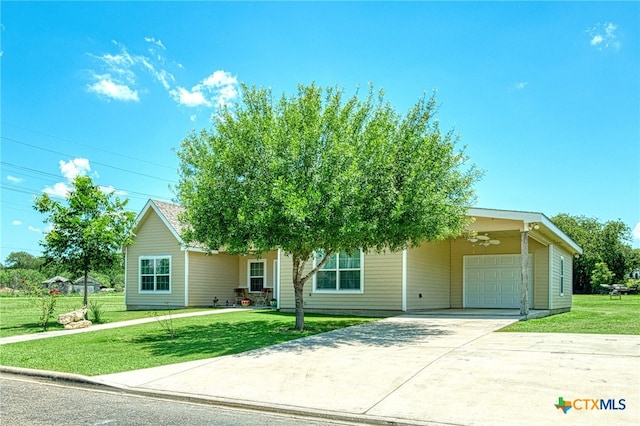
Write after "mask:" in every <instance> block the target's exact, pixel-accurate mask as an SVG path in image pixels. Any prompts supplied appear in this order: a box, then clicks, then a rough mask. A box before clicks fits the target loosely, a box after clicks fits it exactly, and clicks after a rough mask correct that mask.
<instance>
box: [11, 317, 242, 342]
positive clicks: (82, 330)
mask: <svg viewBox="0 0 640 426" xmlns="http://www.w3.org/2000/svg"><path fill="white" fill-rule="evenodd" d="M240 309H243V310H247V309H253V308H222V309H210V310H204V311H197V312H187V313H184V314H167V315H158V316H155V317H148V318H138V319H134V320H129V321H118V322H111V323H108V324H95V325H92V326H91V327H87V328H78V329H75V330H53V331H45V332H43V333H33V334H19V335H17V336H9V337H3V338H0V345H6V344H8V343H17V342H26V341H29V340H39V339H49V338H51V337H57V336H67V335H69V334H78V333H90V332H92V331H100V330H108V329H110V328H119V327H128V326H131V325H138V324H146V323H149V322H156V321H162V320H166V319H169V318H172V319H176V318H185V317H197V316H201V315H214V314H224V313H227V312H237V311H239V310H240Z"/></svg>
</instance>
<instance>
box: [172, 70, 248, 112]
mask: <svg viewBox="0 0 640 426" xmlns="http://www.w3.org/2000/svg"><path fill="white" fill-rule="evenodd" d="M170 93H171V96H172V97H173V99H174V100H175V101H176V102H178V104H180V105H184V106H187V107H198V106H203V105H204V106H208V107H212V106H214V105H215V106H217V107H223V106H225V105H228V104H229V103H231V102H232V101H233V100H234V99H235V98H236V97H237V96H238V79H237V78H236V77H234V76H233V75H231V73H228V72H226V71H223V70H218V71H214V72H213V73H212V74H211V75H210V76H208V77H206V78H204V79H203V80H202V81H201V82H200V83H198V84H196V85H195V86H193V87H192V88H191V90H187V89H185V88H184V87H178V88H177V89H176V90H172V91H171V92H170Z"/></svg>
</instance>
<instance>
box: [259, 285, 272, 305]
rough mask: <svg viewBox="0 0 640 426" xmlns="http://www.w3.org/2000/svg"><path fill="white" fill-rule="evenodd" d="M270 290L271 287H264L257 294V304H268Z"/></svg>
mask: <svg viewBox="0 0 640 426" xmlns="http://www.w3.org/2000/svg"><path fill="white" fill-rule="evenodd" d="M270 291H271V289H270V288H267V287H262V291H261V292H260V294H259V295H257V296H256V306H267V300H268V299H269V292H270Z"/></svg>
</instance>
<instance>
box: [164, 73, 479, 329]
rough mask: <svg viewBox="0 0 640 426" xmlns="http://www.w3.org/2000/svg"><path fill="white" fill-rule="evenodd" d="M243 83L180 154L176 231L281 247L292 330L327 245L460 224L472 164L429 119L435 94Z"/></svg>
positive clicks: (366, 244) (210, 240) (228, 245)
mask: <svg viewBox="0 0 640 426" xmlns="http://www.w3.org/2000/svg"><path fill="white" fill-rule="evenodd" d="M242 89H243V94H242V100H241V102H240V103H238V104H237V105H235V106H234V107H233V108H229V109H226V110H224V111H222V112H221V114H219V116H218V117H217V118H216V119H215V122H214V126H213V128H212V129H211V130H210V131H207V130H203V131H202V132H200V133H199V134H195V133H194V134H192V135H190V136H189V137H188V138H187V139H185V140H184V141H183V142H182V145H181V149H180V151H179V152H178V157H179V158H180V161H181V165H180V167H181V169H180V170H181V173H180V180H179V184H178V186H177V193H178V198H179V200H180V202H181V203H182V204H183V206H184V207H185V213H184V215H183V216H182V220H183V221H185V222H186V223H187V224H188V225H189V226H187V227H185V233H184V235H183V237H184V238H185V240H186V241H189V242H198V243H201V244H204V245H205V246H206V247H208V248H209V249H210V250H214V249H218V248H224V249H225V250H227V251H228V252H230V253H247V252H249V251H255V252H257V253H258V255H259V254H260V253H263V252H266V251H269V250H274V249H276V248H280V249H282V250H283V251H284V253H285V254H287V255H288V256H290V257H291V258H292V261H293V287H294V294H295V307H296V325H295V328H296V329H297V330H302V329H303V328H304V310H303V287H304V284H305V283H306V282H307V281H308V280H309V279H310V278H311V277H312V276H313V275H314V274H315V273H316V272H317V271H318V270H319V268H321V267H322V266H323V265H324V264H325V263H326V262H327V261H328V260H329V258H330V257H331V256H332V255H333V254H335V253H340V252H347V253H353V252H354V251H357V250H360V249H362V250H364V251H368V250H377V251H382V250H390V251H397V250H401V249H403V248H405V247H407V246H408V245H412V246H417V245H419V244H420V243H421V242H423V241H425V240H441V239H444V238H447V237H450V236H455V235H458V234H460V232H461V231H462V229H463V228H464V226H465V225H466V223H467V220H466V216H465V214H466V212H467V210H468V208H469V206H470V204H471V202H472V200H473V196H474V193H473V190H472V184H473V183H474V182H475V181H476V180H477V179H478V178H479V177H480V173H479V172H478V171H477V170H476V169H475V168H474V167H473V166H471V165H467V161H468V160H467V157H466V156H465V155H464V154H463V152H462V151H456V148H455V145H456V142H457V138H456V137H454V136H453V134H452V133H451V132H448V133H442V132H441V131H440V129H439V128H438V125H437V122H436V121H434V120H433V114H434V113H435V111H436V102H435V99H434V98H433V97H426V96H423V97H422V98H421V99H419V101H418V102H417V103H416V104H415V105H414V106H413V107H412V108H411V109H410V110H409V111H408V112H407V114H406V115H405V116H401V115H400V114H398V113H396V112H395V111H394V110H393V108H392V107H391V106H390V104H389V103H388V102H386V101H385V100H384V94H383V92H382V91H380V92H378V93H375V92H374V90H373V88H371V89H370V90H369V92H368V94H367V96H365V97H364V99H360V98H359V97H358V94H357V93H356V94H355V95H354V96H352V97H349V98H348V99H346V98H345V97H344V96H343V91H342V90H339V89H333V88H329V89H326V90H322V89H321V88H319V87H317V86H315V85H313V84H312V85H310V86H303V85H300V86H298V91H297V94H296V95H294V96H291V97H287V96H286V95H282V97H281V98H280V99H279V100H274V98H273V96H272V93H271V91H270V90H266V89H258V88H255V87H252V88H248V87H247V86H243V87H242ZM314 253H320V254H321V256H320V257H319V258H318V259H317V261H316V263H315V266H314V267H313V268H312V269H311V270H310V272H306V273H305V271H306V270H305V266H306V265H307V263H308V262H310V261H312V259H313V256H314Z"/></svg>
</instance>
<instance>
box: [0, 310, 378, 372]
mask: <svg viewBox="0 0 640 426" xmlns="http://www.w3.org/2000/svg"><path fill="white" fill-rule="evenodd" d="M374 319H375V318H363V317H342V316H325V315H311V314H307V315H305V326H306V327H307V330H306V331H304V332H296V331H292V330H291V328H292V327H293V326H294V324H295V316H294V315H293V314H285V313H280V312H276V311H266V310H265V311H262V310H250V311H239V312H232V313H225V314H215V315H205V316H200V317H189V318H176V319H173V320H172V321H155V322H152V323H148V324H143V325H137V326H128V327H121V328H115V329H110V330H103V331H96V332H89V333H80V334H74V335H66V336H60V337H54V338H49V339H40V340H34V341H28V342H21V343H11V344H7V345H2V346H0V364H2V365H6V366H14V367H24V368H35V369H42V370H53V371H62V372H68V373H76V374H83V375H87V376H95V375H102V374H110V373H117V372H122V371H129V370H137V369H141V368H148V367H156V366H160V365H167V364H174V363H178V362H185V361H193V360H198V359H204V358H213V357H218V356H223V355H231V354H237V353H240V352H245V351H248V350H251V349H257V348H262V347H265V346H270V345H274V344H277V343H282V342H286V341H289V340H293V339H298V338H300V337H304V336H309V335H312V334H317V333H323V332H326V331H330V330H335V329H338V328H343V327H348V326H351V325H356V324H362V323H364V322H367V321H372V320H374ZM172 331H173V333H174V334H175V337H174V338H171V336H170V335H171V334H172V333H171V332H172Z"/></svg>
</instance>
